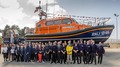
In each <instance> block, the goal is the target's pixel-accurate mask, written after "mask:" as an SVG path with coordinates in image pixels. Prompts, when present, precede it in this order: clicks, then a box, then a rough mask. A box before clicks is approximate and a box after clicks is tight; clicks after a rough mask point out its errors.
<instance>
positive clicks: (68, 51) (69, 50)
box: [66, 45, 73, 55]
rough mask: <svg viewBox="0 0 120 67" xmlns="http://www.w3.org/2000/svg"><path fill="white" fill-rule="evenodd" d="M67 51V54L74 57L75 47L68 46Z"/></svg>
mask: <svg viewBox="0 0 120 67" xmlns="http://www.w3.org/2000/svg"><path fill="white" fill-rule="evenodd" d="M66 51H67V54H69V55H72V51H73V46H70V45H67V47H66Z"/></svg>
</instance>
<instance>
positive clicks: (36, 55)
mask: <svg viewBox="0 0 120 67" xmlns="http://www.w3.org/2000/svg"><path fill="white" fill-rule="evenodd" d="M34 60H35V62H37V60H38V46H37V44H35V58H34Z"/></svg>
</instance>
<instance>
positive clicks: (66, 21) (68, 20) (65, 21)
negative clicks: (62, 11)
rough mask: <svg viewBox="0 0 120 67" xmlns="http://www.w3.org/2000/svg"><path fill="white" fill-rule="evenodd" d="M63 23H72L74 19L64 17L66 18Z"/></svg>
mask: <svg viewBox="0 0 120 67" xmlns="http://www.w3.org/2000/svg"><path fill="white" fill-rule="evenodd" d="M62 23H63V24H71V23H72V21H71V20H70V19H64V20H63V21H62Z"/></svg>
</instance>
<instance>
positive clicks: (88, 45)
mask: <svg viewBox="0 0 120 67" xmlns="http://www.w3.org/2000/svg"><path fill="white" fill-rule="evenodd" d="M91 49H92V47H91V45H90V41H87V44H86V48H85V52H86V56H85V58H86V60H85V61H86V64H89V62H90V54H91Z"/></svg>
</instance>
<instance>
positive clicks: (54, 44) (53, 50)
mask: <svg viewBox="0 0 120 67" xmlns="http://www.w3.org/2000/svg"><path fill="white" fill-rule="evenodd" d="M56 53H57V46H56V42H54V43H53V46H52V61H51V64H52V63H53V62H54V63H55V64H56V58H57V56H56Z"/></svg>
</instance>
